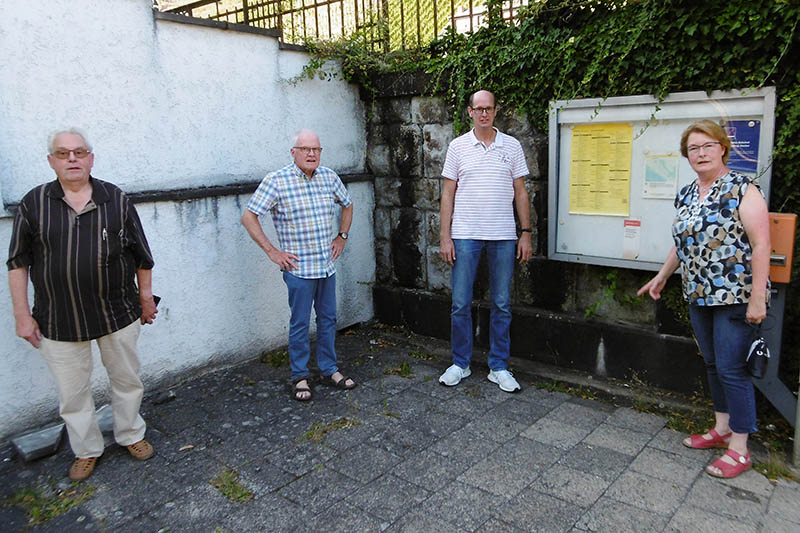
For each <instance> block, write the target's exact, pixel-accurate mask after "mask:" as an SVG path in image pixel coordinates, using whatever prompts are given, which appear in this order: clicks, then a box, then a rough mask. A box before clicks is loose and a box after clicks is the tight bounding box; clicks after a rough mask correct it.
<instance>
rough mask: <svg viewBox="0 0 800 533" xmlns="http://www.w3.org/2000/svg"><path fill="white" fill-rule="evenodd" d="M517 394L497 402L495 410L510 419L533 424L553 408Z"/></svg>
mask: <svg viewBox="0 0 800 533" xmlns="http://www.w3.org/2000/svg"><path fill="white" fill-rule="evenodd" d="M517 396H518V395H514V396H512V398H511V399H509V400H506V401H504V402H503V403H500V404H497V406H495V408H494V412H495V413H497V414H499V415H501V416H503V417H504V418H508V419H509V420H515V421H517V422H519V423H521V424H525V425H531V424H533V423H535V422H536V421H537V420H539V419H540V418H542V417H543V416H545V415H547V413H549V412H550V411H551V410H552V408H551V407H548V406H546V405H541V404H538V403H536V402H528V401H525V400H521V399H517Z"/></svg>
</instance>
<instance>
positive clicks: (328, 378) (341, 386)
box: [323, 374, 358, 390]
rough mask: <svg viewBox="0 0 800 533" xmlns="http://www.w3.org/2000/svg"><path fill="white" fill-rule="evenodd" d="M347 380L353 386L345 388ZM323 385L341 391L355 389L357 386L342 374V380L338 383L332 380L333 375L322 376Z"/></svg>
mask: <svg viewBox="0 0 800 533" xmlns="http://www.w3.org/2000/svg"><path fill="white" fill-rule="evenodd" d="M348 379H349V380H350V381H352V382H353V384H352V385H350V386H347V380H348ZM323 383H325V384H327V385H330V386H331V387H334V388H337V389H342V390H351V389H355V388H356V387H357V386H358V383H356V382H355V380H353V379H351V378H349V377H347V376H345V375H344V374H342V379H340V380H339V381H334V380H333V374H331V375H330V376H323Z"/></svg>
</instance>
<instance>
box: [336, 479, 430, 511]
mask: <svg viewBox="0 0 800 533" xmlns="http://www.w3.org/2000/svg"><path fill="white" fill-rule="evenodd" d="M431 494H432V493H431V491H429V490H427V489H424V488H422V487H420V486H418V485H414V484H412V483H409V482H408V481H405V480H404V479H401V478H399V477H397V476H394V475H392V474H390V473H388V474H384V475H382V476H381V477H379V478H377V479H374V480H373V481H371V482H369V483H368V484H366V485H365V486H363V487H361V488H360V489H358V490H356V491H354V492H353V493H352V494H351V495H350V496H348V497H347V502H348V503H350V504H352V505H355V506H356V507H358V508H359V509H363V510H365V511H367V512H369V513H370V514H371V515H373V516H376V517H378V518H381V519H383V520H386V521H387V522H394V521H395V520H397V519H398V518H400V516H402V515H403V514H405V513H406V512H407V511H408V510H409V509H412V508H414V507H415V506H416V505H418V504H420V503H422V502H423V501H425V500H426V499H427V498H428V497H429V496H430V495H431Z"/></svg>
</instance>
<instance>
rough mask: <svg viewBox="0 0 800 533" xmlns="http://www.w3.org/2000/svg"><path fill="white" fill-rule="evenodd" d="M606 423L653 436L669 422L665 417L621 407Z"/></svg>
mask: <svg viewBox="0 0 800 533" xmlns="http://www.w3.org/2000/svg"><path fill="white" fill-rule="evenodd" d="M606 423H607V424H612V425H614V426H619V427H621V428H626V429H632V430H633V431H641V432H642V433H648V434H651V435H652V434H655V433H657V432H658V431H659V430H660V429H661V428H663V427H664V425H665V424H666V423H667V420H666V419H665V418H664V417H663V416H659V415H654V414H652V413H640V412H638V411H635V410H634V409H631V408H630V407H619V408H617V409H616V410H615V411H614V412H613V413H612V414H611V415H609V417H608V418H607V419H606Z"/></svg>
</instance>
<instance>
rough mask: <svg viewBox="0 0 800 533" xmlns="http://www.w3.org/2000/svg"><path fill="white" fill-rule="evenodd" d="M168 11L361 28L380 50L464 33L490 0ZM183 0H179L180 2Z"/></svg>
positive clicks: (235, 0) (300, 34)
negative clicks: (452, 31) (449, 32)
mask: <svg viewBox="0 0 800 533" xmlns="http://www.w3.org/2000/svg"><path fill="white" fill-rule="evenodd" d="M528 2H529V0H507V1H504V2H503V18H504V19H505V20H506V21H508V22H509V23H513V22H514V21H516V20H517V17H518V12H519V9H520V8H521V7H522V6H524V5H527V4H528ZM162 4H163V7H162V8H161V10H162V11H166V12H170V13H175V14H179V15H186V16H189V17H198V18H208V19H213V20H221V21H226V22H232V23H237V24H246V25H249V26H255V27H258V28H272V29H277V30H279V31H280V32H281V39H282V41H283V42H286V43H292V44H303V43H304V42H307V41H309V40H333V39H337V38H340V37H345V36H349V35H352V34H353V33H354V32H356V31H360V32H361V33H362V36H363V37H364V38H365V39H366V41H367V42H368V43H370V44H371V46H372V48H373V49H375V50H382V51H389V50H398V49H406V48H419V47H422V46H424V45H426V44H428V43H429V42H431V41H432V40H433V39H435V38H436V37H437V36H439V35H441V34H443V33H444V32H446V31H447V29H448V28H451V27H452V28H454V29H455V31H456V32H458V33H468V32H472V31H475V30H477V29H478V28H479V27H481V25H483V24H484V23H485V17H486V11H487V10H486V0H198V1H195V2H190V3H180V2H175V1H172V2H162ZM176 4H177V5H176Z"/></svg>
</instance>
